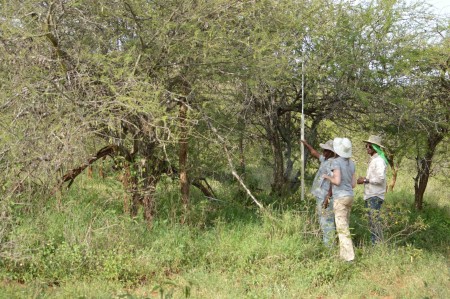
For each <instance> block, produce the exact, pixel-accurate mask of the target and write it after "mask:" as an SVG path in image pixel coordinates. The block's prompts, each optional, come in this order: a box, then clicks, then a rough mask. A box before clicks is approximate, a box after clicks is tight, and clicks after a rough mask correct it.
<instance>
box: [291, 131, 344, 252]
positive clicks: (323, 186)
mask: <svg viewBox="0 0 450 299" xmlns="http://www.w3.org/2000/svg"><path fill="white" fill-rule="evenodd" d="M300 141H301V142H302V143H303V144H304V145H305V146H306V148H307V149H308V150H309V152H310V153H311V155H312V156H313V157H315V158H317V159H318V160H319V161H320V165H319V169H318V170H317V173H316V175H315V177H314V181H313V184H312V187H311V193H312V194H313V195H314V196H315V197H316V211H317V216H318V219H319V224H320V229H321V230H322V236H323V237H322V239H323V243H324V245H325V246H327V247H331V246H332V245H333V241H334V236H335V231H336V227H335V224H334V213H333V205H332V202H333V198H332V197H331V189H330V182H329V181H327V180H324V179H323V178H322V174H324V173H330V172H331V162H332V160H333V158H334V156H335V153H334V150H333V140H328V141H327V142H325V143H320V144H319V146H320V147H321V148H322V150H323V151H322V154H320V153H319V152H318V151H317V150H315V149H314V148H313V147H312V146H311V145H310V144H309V143H308V142H307V141H306V140H300ZM325 202H326V203H329V202H330V203H331V204H326V205H324V203H325Z"/></svg>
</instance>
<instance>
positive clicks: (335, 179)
mask: <svg viewBox="0 0 450 299" xmlns="http://www.w3.org/2000/svg"><path fill="white" fill-rule="evenodd" d="M322 177H323V178H324V179H326V180H329V181H330V182H331V183H332V184H333V185H336V186H339V185H340V184H341V170H340V169H339V168H337V169H333V176H332V177H331V176H329V175H326V174H323V175H322Z"/></svg>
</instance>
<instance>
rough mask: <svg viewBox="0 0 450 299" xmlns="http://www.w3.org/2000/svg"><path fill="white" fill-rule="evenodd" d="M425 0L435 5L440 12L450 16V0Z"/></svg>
mask: <svg viewBox="0 0 450 299" xmlns="http://www.w3.org/2000/svg"><path fill="white" fill-rule="evenodd" d="M425 2H427V3H429V4H431V5H433V6H435V9H436V11H437V12H438V13H439V14H442V15H444V16H448V17H449V18H450V0H426V1H425Z"/></svg>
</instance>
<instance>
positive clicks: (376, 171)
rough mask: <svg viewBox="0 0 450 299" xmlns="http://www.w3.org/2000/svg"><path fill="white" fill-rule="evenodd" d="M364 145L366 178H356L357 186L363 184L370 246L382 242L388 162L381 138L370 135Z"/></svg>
mask: <svg viewBox="0 0 450 299" xmlns="http://www.w3.org/2000/svg"><path fill="white" fill-rule="evenodd" d="M364 142H365V143H366V150H367V154H369V156H370V161H369V167H368V168H367V173H366V177H360V178H358V181H357V182H358V184H364V201H365V207H366V209H367V210H368V217H369V227H370V239H371V241H372V244H376V243H378V242H380V241H382V240H383V230H382V228H381V217H380V210H381V205H382V204H383V201H384V195H385V193H386V168H387V165H388V161H387V159H386V156H385V155H384V152H383V150H382V149H383V148H384V146H383V145H381V137H380V136H375V135H371V136H370V137H369V139H368V140H364Z"/></svg>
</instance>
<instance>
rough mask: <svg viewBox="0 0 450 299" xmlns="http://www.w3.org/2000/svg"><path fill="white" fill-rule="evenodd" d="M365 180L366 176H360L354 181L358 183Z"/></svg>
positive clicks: (362, 182)
mask: <svg viewBox="0 0 450 299" xmlns="http://www.w3.org/2000/svg"><path fill="white" fill-rule="evenodd" d="M365 180H366V178H364V177H362V176H360V177H359V178H358V179H357V180H356V183H358V184H359V185H361V184H364V181H365Z"/></svg>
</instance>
